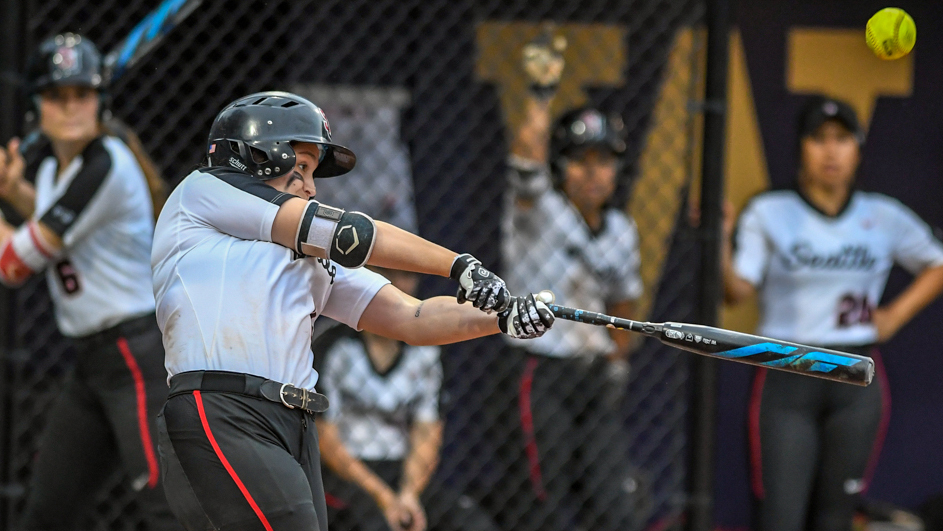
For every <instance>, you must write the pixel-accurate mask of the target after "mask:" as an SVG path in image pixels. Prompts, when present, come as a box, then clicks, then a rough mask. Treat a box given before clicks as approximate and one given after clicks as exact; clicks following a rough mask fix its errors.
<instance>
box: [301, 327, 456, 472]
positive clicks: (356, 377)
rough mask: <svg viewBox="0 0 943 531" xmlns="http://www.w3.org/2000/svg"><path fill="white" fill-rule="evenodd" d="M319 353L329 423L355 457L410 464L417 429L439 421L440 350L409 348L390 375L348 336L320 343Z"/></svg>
mask: <svg viewBox="0 0 943 531" xmlns="http://www.w3.org/2000/svg"><path fill="white" fill-rule="evenodd" d="M334 333H335V332H334V331H332V332H328V334H329V335H332V334H334ZM325 343H326V342H325ZM319 345H323V351H321V348H319ZM315 349H316V350H318V351H319V352H316V355H317V356H325V359H324V363H323V365H321V370H322V374H321V381H320V382H318V389H319V390H320V391H321V392H323V393H324V394H326V395H327V397H328V398H329V399H330V402H331V407H330V409H328V410H327V411H326V412H325V414H324V415H325V418H326V419H327V420H328V421H330V422H332V423H334V424H336V425H337V427H338V431H339V432H340V437H341V440H342V441H343V442H344V447H345V448H346V449H347V451H348V452H350V453H351V455H353V456H355V457H358V458H360V459H367V460H390V459H404V458H405V457H406V455H407V454H408V453H409V448H410V442H409V428H410V425H411V423H412V422H435V421H437V420H439V391H440V389H441V387H442V364H441V362H440V360H439V354H440V352H441V349H440V348H439V347H414V346H410V345H403V347H402V351H401V352H400V357H399V358H398V359H397V360H396V361H395V362H394V364H393V366H391V367H390V368H389V369H387V371H386V372H384V373H380V372H378V371H377V370H376V368H375V367H374V366H373V363H372V362H371V361H370V357H369V355H368V354H367V349H366V346H365V345H364V343H363V340H362V339H361V338H360V337H351V336H350V335H349V334H348V335H346V336H343V337H340V338H339V339H337V340H336V341H331V342H330V344H324V343H322V341H321V340H320V339H319V340H318V341H315Z"/></svg>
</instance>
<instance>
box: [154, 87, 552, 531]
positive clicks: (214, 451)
mask: <svg viewBox="0 0 943 531" xmlns="http://www.w3.org/2000/svg"><path fill="white" fill-rule="evenodd" d="M207 155H208V162H209V164H210V166H209V167H207V168H205V169H203V170H198V171H195V172H193V173H191V174H190V175H189V176H187V177H186V178H185V179H184V180H183V182H182V183H181V184H180V185H179V186H178V188H177V189H176V190H175V191H174V193H173V194H171V196H170V197H169V198H168V201H167V204H166V205H165V207H164V209H163V211H162V213H161V216H160V219H159V220H158V223H157V228H156V232H155V241H154V248H153V253H152V266H153V276H154V292H155V294H156V298H157V316H158V322H159V325H160V328H161V331H162V332H163V338H164V345H165V348H166V350H167V368H168V372H169V373H170V376H171V377H170V398H169V399H168V401H167V403H166V404H165V406H164V409H163V411H162V413H161V418H160V419H159V432H160V454H161V462H162V465H163V468H164V470H165V472H166V476H167V478H166V483H165V486H166V489H165V490H166V492H167V497H168V499H169V501H170V504H171V508H172V509H173V511H174V513H175V514H176V515H177V517H178V518H179V519H180V521H181V522H182V523H183V524H184V526H185V527H186V528H187V529H191V530H194V531H196V530H200V531H202V530H203V529H206V528H207V527H213V528H225V529H231V530H233V531H236V530H242V529H246V530H248V529H258V528H259V527H260V526H261V527H263V528H266V529H274V530H286V531H287V530H296V529H314V530H317V529H321V530H326V529H327V521H326V512H325V511H326V509H325V501H324V493H323V487H322V484H321V478H320V468H319V461H320V458H319V455H318V442H317V432H316V430H315V427H314V423H313V422H311V421H312V420H313V418H312V417H311V415H312V414H313V413H314V412H317V411H324V410H325V409H326V408H327V399H326V398H325V397H324V396H323V395H319V394H317V393H316V392H315V391H314V388H313V387H314V384H315V383H316V381H317V373H316V372H315V370H314V368H313V367H312V365H313V363H312V361H313V360H312V354H311V351H310V344H311V327H312V321H313V320H314V319H316V318H317V316H318V315H321V314H324V315H327V316H329V317H332V318H333V319H335V320H338V321H340V322H342V323H345V324H347V325H349V326H350V327H352V328H356V329H364V330H368V331H370V332H372V333H375V334H378V335H382V336H386V337H390V338H394V339H398V340H402V341H408V342H410V343H412V344H442V343H448V342H454V341H462V340H465V339H470V338H473V337H479V336H483V335H487V334H492V333H497V332H499V331H505V332H506V333H509V334H513V335H515V336H519V337H526V336H529V337H537V336H540V335H541V334H543V332H544V331H545V330H546V329H548V328H549V327H550V325H552V323H553V315H552V314H551V313H550V311H549V309H548V308H547V307H546V305H544V304H543V303H540V302H539V301H536V299H535V298H534V296H533V295H528V296H525V297H520V298H517V299H511V298H510V297H509V296H508V293H507V290H506V288H505V287H504V283H503V281H501V280H500V279H499V278H497V277H496V276H495V275H494V274H492V273H491V272H490V271H488V270H487V269H485V268H483V267H481V265H480V264H479V263H478V261H477V260H474V259H473V258H471V257H470V256H468V255H458V256H457V255H456V253H454V252H451V251H448V250H447V249H444V248H442V247H439V246H437V245H435V244H432V243H431V242H427V241H425V240H422V239H421V238H418V237H417V236H414V235H412V234H410V233H407V232H405V231H402V230H401V229H397V228H395V227H392V226H390V225H387V224H384V223H381V222H374V221H373V220H372V219H370V218H369V217H368V216H366V215H364V214H360V213H356V212H344V211H343V210H340V209H336V208H333V207H328V206H325V205H320V204H319V203H317V202H316V201H309V199H311V198H312V197H313V196H314V195H315V191H316V189H315V181H314V179H315V178H317V177H333V176H336V175H341V174H343V173H346V172H347V171H349V170H350V169H351V168H352V167H353V165H354V161H355V157H354V155H353V153H352V152H350V150H348V149H346V148H344V147H342V146H340V145H338V144H335V143H333V142H332V141H331V132H330V126H329V125H328V122H327V119H326V118H325V117H324V114H323V112H322V111H321V109H320V108H318V107H317V106H315V105H314V104H312V103H311V102H309V101H307V100H305V99H303V98H300V97H298V96H296V95H294V94H288V93H283V92H268V93H260V94H253V95H250V96H246V97H244V98H240V99H239V100H236V101H235V102H233V103H232V104H230V105H229V106H228V107H226V108H225V109H223V111H222V112H221V113H220V114H219V116H217V118H216V121H215V122H214V124H213V128H212V129H211V132H210V138H209V147H208V150H207ZM364 263H371V264H375V265H386V266H391V267H398V268H401V269H412V270H414V271H417V272H427V273H434V274H440V275H443V276H452V277H453V278H455V279H456V280H458V281H459V284H460V286H461V288H460V292H459V299H460V300H463V299H464V300H468V301H471V302H472V303H473V304H474V307H473V306H472V305H460V304H456V303H455V300H454V299H452V298H450V297H436V298H433V299H429V300H426V301H419V300H416V299H414V298H412V297H410V296H409V295H406V294H405V293H403V292H401V291H399V290H398V289H396V288H395V287H393V286H391V285H389V284H388V283H387V281H386V280H385V279H384V278H383V277H381V276H379V275H377V274H374V273H371V272H370V271H367V270H364V269H357V268H359V267H360V266H362V265H363V264H364ZM343 265H346V266H349V268H345V267H343ZM502 301H504V302H503V303H504V304H506V305H507V309H505V310H503V311H501V312H499V313H497V314H496V315H495V314H493V313H491V314H490V315H489V313H486V312H488V311H490V310H494V309H499V308H496V307H497V306H498V305H500V304H502ZM475 307H478V308H481V309H482V310H485V311H486V312H481V311H478V310H477V309H476V308H475ZM388 502H389V503H387V504H385V507H384V509H385V513H386V516H387V519H388V521H389V522H391V523H395V524H396V525H400V522H403V521H407V520H409V521H412V522H417V524H414V525H418V522H419V520H418V519H416V518H410V514H411V513H410V511H411V509H410V507H409V506H408V505H407V504H406V503H404V502H403V501H402V500H398V499H392V500H388Z"/></svg>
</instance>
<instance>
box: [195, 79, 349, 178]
mask: <svg viewBox="0 0 943 531" xmlns="http://www.w3.org/2000/svg"><path fill="white" fill-rule="evenodd" d="M291 142H313V143H316V144H319V145H320V147H321V150H322V152H323V154H324V155H323V157H322V159H321V162H320V163H319V164H318V167H317V168H316V169H315V170H314V176H315V177H334V176H337V175H343V174H345V173H347V172H349V171H350V170H351V169H352V168H353V167H354V164H356V162H357V157H356V156H355V155H354V153H353V152H352V151H351V150H349V149H347V148H346V147H343V146H340V145H338V144H335V143H333V142H332V141H331V126H330V124H329V123H328V121H327V117H325V116H324V111H322V110H321V108H320V107H318V106H317V105H315V104H313V103H311V102H310V101H308V100H306V99H305V98H302V97H301V96H298V95H295V94H291V93H288V92H274V91H273V92H260V93H257V94H251V95H249V96H245V97H242V98H239V99H238V100H236V101H234V102H232V103H230V104H229V105H227V106H226V108H225V109H223V110H222V111H221V112H220V113H219V115H217V116H216V120H215V121H214V122H213V127H212V128H211V129H210V136H209V143H208V145H207V155H208V158H209V161H210V164H211V165H215V166H230V167H233V168H236V169H238V170H240V171H244V172H246V173H249V174H251V175H252V176H254V177H256V178H258V179H262V180H269V179H275V178H277V177H281V176H282V175H286V174H287V173H288V172H290V171H291V170H292V168H294V166H295V151H294V149H292V147H291Z"/></svg>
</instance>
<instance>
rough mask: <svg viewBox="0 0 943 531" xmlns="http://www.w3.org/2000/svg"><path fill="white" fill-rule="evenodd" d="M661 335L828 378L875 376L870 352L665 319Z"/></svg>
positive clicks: (713, 352) (710, 352)
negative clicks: (803, 343) (832, 348)
mask: <svg viewBox="0 0 943 531" xmlns="http://www.w3.org/2000/svg"><path fill="white" fill-rule="evenodd" d="M658 339H659V340H660V341H661V342H662V343H665V344H666V345H671V346H673V347H677V348H680V349H683V350H688V351H691V352H695V353H697V354H703V355H706V356H711V357H714V358H720V359H725V360H731V361H739V362H741V363H748V364H750V365H756V366H758V367H767V368H770V369H776V370H781V371H787V372H793V373H797V374H802V375H805V376H814V377H817V378H824V379H826V380H833V381H838V382H845V383H851V384H855V385H861V386H866V385H868V384H870V383H871V380H872V379H873V378H874V361H873V360H872V359H871V358H869V357H867V356H858V355H856V354H849V353H847V352H840V351H837V350H831V349H826V348H816V347H810V346H808V345H801V344H798V343H791V342H788V341H780V340H777V339H770V338H766V337H761V336H755V335H752V334H743V333H740V332H734V331H732V330H723V329H720V328H714V327H710V326H702V325H692V324H684V323H665V324H664V325H663V326H662V330H661V335H660V337H659V338H658Z"/></svg>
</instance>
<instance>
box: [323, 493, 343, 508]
mask: <svg viewBox="0 0 943 531" xmlns="http://www.w3.org/2000/svg"><path fill="white" fill-rule="evenodd" d="M324 501H325V502H326V503H327V506H328V507H330V508H331V509H346V508H347V502H345V501H344V500H342V499H340V498H338V497H337V496H335V495H333V494H331V493H330V492H325V493H324Z"/></svg>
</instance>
